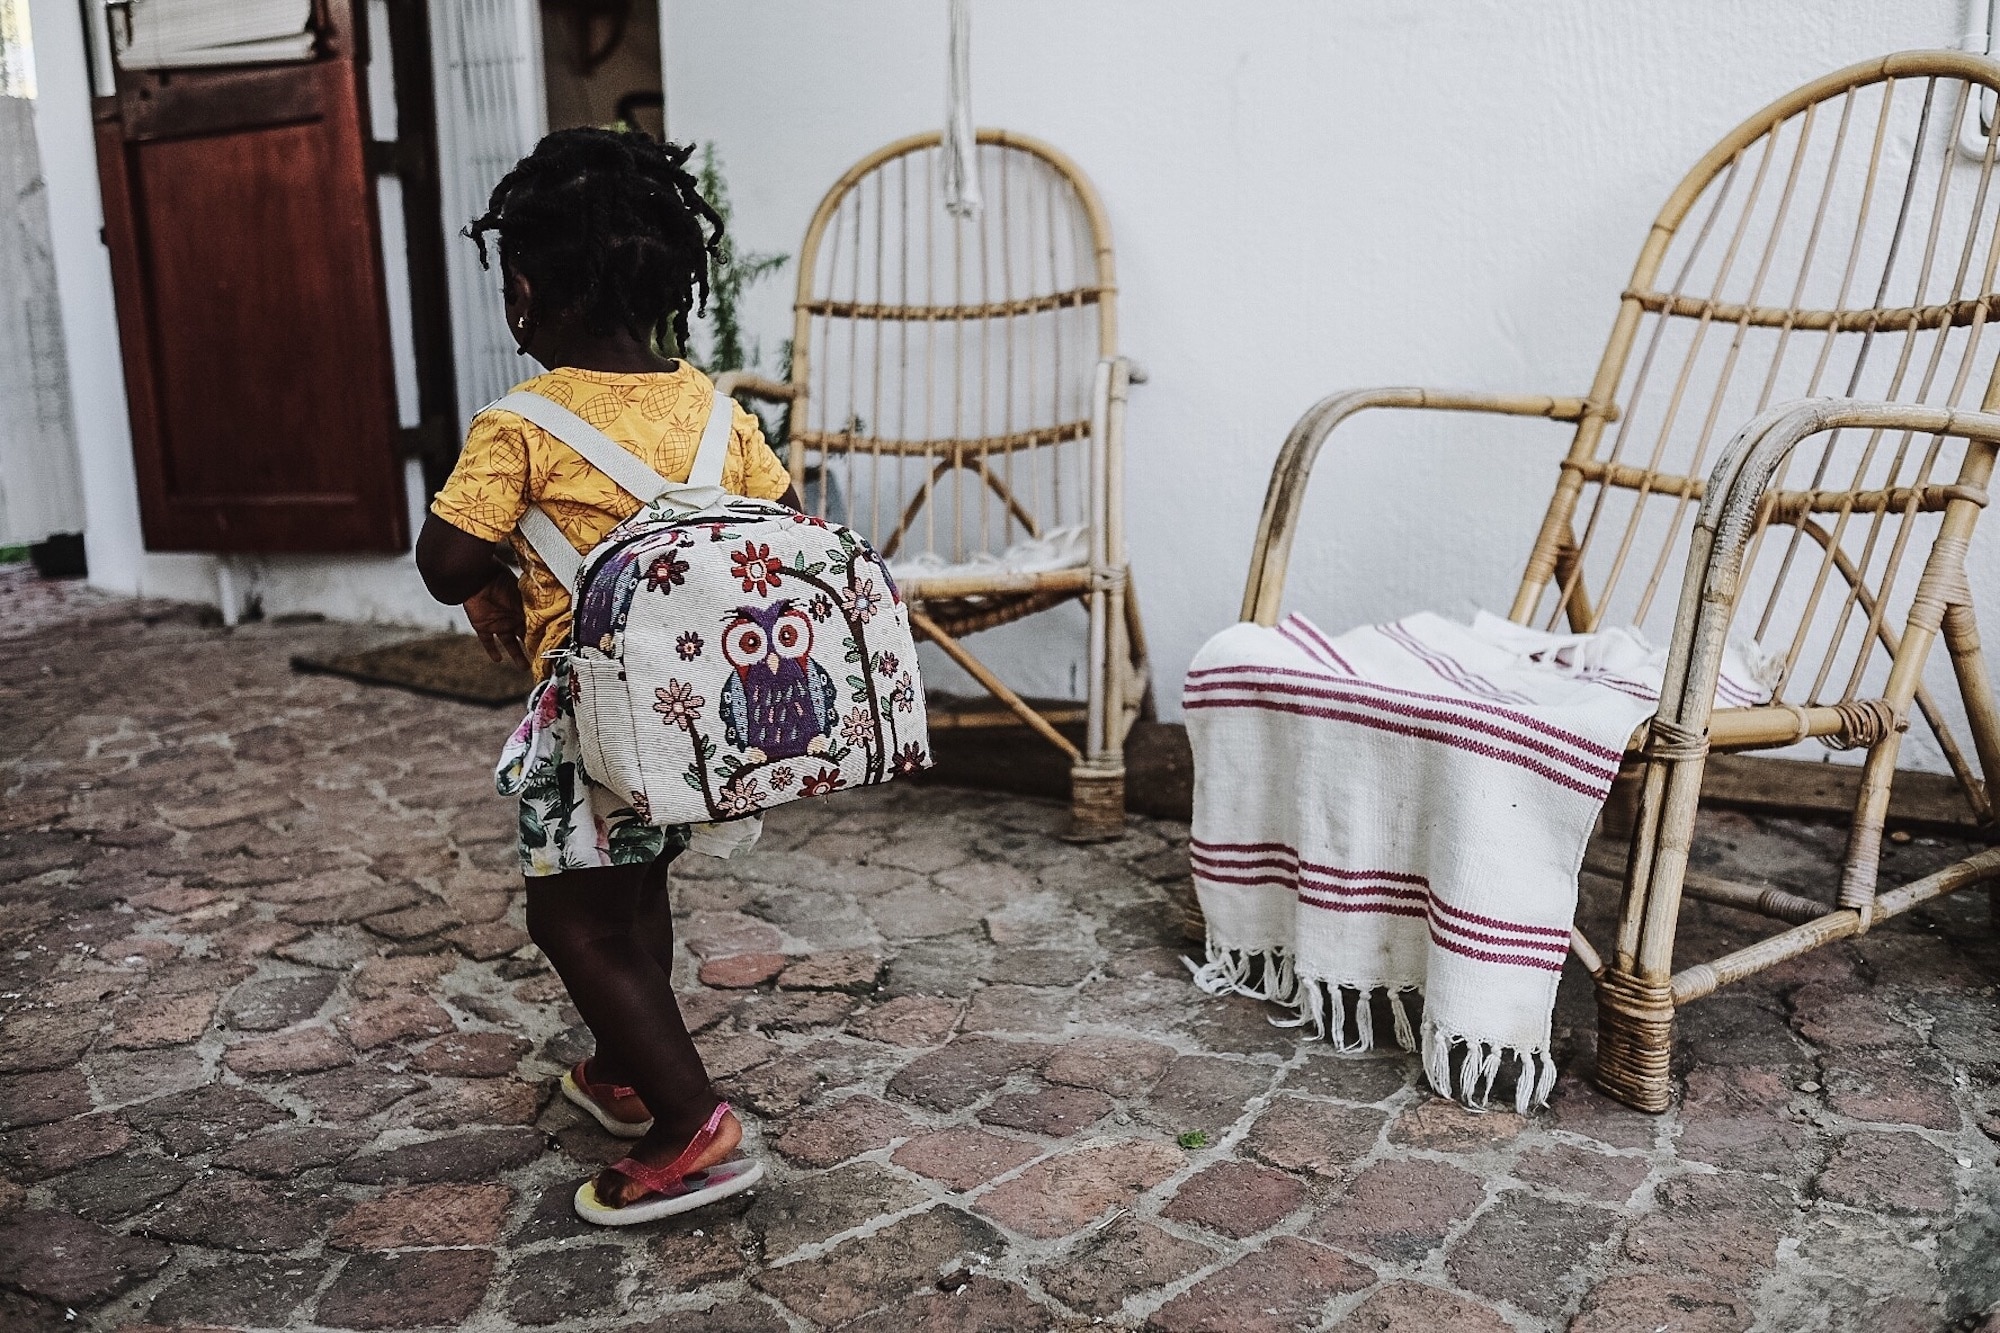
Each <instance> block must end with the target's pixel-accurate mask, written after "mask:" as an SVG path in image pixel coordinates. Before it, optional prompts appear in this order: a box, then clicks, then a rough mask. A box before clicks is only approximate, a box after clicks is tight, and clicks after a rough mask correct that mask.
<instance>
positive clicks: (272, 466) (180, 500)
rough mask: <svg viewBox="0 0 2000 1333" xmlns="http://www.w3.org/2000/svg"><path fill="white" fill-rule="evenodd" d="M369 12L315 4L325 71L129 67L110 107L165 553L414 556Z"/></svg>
mask: <svg viewBox="0 0 2000 1333" xmlns="http://www.w3.org/2000/svg"><path fill="white" fill-rule="evenodd" d="M365 4H366V0H317V3H315V4H314V6H313V13H312V27H313V31H314V34H315V38H314V43H313V54H312V58H311V59H309V60H306V61H303V62H293V63H287V64H276V65H264V66H249V67H237V68H226V67H211V68H206V69H149V70H127V69H122V68H121V69H120V70H119V71H118V74H117V93H116V95H115V96H113V97H106V98H100V99H99V100H98V102H97V107H96V116H97V151H98V166H99V172H100V175H101V177H102V180H103V188H104V218H105V234H104V239H105V244H106V245H107V246H108V247H109V248H110V252H111V260H112V270H113V278H114V282H115V285H116V289H117V300H118V321H119V332H120V337H121V340H122V343H123V351H124V361H125V382H126V393H127V396H128V399H129V402H130V406H131V414H132V438H133V449H134V452H135V455H136V461H137V464H138V475H139V499H140V512H141V515H142V519H143V524H144V529H145V539H146V547H147V549H149V550H154V551H219V552H311V551H319V552H334V551H400V550H403V549H405V548H406V547H407V546H408V543H409V531H408V526H409V525H408V519H407V511H406V502H405V499H404V494H403V464H402V459H401V457H400V453H401V451H400V449H399V447H398V444H399V442H398V430H397V409H396V396H395V372H394V364H393V354H392V351H391V345H390V340H389V324H388V310H387V304H386V298H385V294H384V290H383V281H382V260H381V238H380V234H379V233H380V226H379V221H378V214H377V212H376V200H375V185H374V179H373V176H372V174H371V172H370V166H369V161H368V158H369V153H368V151H367V150H368V141H369V138H370V135H369V132H368V129H367V125H368V108H367V104H366V90H365V85H364V83H363V80H362V71H363V69H364V68H365V52H363V51H362V50H361V49H360V48H361V42H362V40H363V37H362V34H363V29H362V27H361V25H360V23H359V20H360V19H362V18H363V17H364V11H363V7H364V6H365Z"/></svg>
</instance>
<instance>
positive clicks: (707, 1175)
mask: <svg viewBox="0 0 2000 1333" xmlns="http://www.w3.org/2000/svg"><path fill="white" fill-rule="evenodd" d="M728 1114H729V1103H728V1102H717V1103H716V1105H715V1110H714V1112H713V1113H712V1114H711V1115H710V1116H709V1117H708V1123H707V1124H705V1125H703V1126H702V1127H701V1129H700V1131H699V1132H698V1133H696V1134H695V1136H694V1140H693V1142H691V1143H689V1144H688V1146H687V1147H685V1148H683V1149H681V1152H680V1155H679V1156H678V1157H676V1158H674V1160H673V1161H671V1162H669V1163H667V1164H666V1165H665V1166H647V1165H646V1164H645V1163H644V1162H638V1161H634V1160H633V1159H632V1158H630V1157H627V1158H624V1159H623V1160H621V1161H617V1162H613V1163H612V1164H611V1170H613V1171H616V1172H617V1173H618V1174H619V1175H621V1176H624V1177H625V1178H626V1179H627V1180H629V1181H631V1182H632V1183H633V1184H635V1185H641V1186H643V1187H645V1190H646V1193H645V1194H643V1195H641V1196H640V1197H639V1199H638V1201H637V1202H635V1203H628V1204H626V1205H625V1206H624V1207H623V1208H612V1207H608V1206H606V1205H605V1204H603V1203H600V1202H599V1201H598V1198H597V1181H596V1180H595V1179H591V1180H586V1181H584V1182H583V1184H581V1185H579V1186H577V1190H576V1215H577V1216H578V1217H580V1218H582V1219H583V1220H584V1221H586V1222H592V1223H595V1224H596V1225H598V1226H602V1227H628V1226H631V1225H633V1224H634V1223H638V1222H651V1221H653V1220H655V1219H656V1218H661V1217H672V1216H673V1215H674V1214H675V1213H685V1212H687V1211H688V1210H690V1209H693V1208H699V1207H701V1206H702V1205H703V1204H708V1203H714V1202H715V1201H716V1200H717V1199H726V1198H728V1197H729V1196H730V1195H732V1194H740V1193H742V1192H743V1191H744V1190H747V1189H749V1188H750V1187H751V1186H752V1185H754V1184H756V1183H757V1182H758V1181H760V1180H762V1179H763V1178H764V1164H763V1163H762V1162H756V1161H752V1160H750V1159H749V1158H747V1157H732V1158H730V1159H729V1160H728V1161H725V1162H717V1163H716V1164H715V1165H714V1166H711V1167H709V1168H707V1169H706V1170H702V1171H695V1172H689V1171H688V1169H687V1164H688V1163H690V1162H692V1161H694V1160H695V1159H696V1158H698V1157H700V1156H701V1155H702V1153H703V1152H705V1151H707V1149H708V1145H709V1144H711V1143H713V1142H715V1136H716V1133H717V1131H718V1130H720V1129H721V1128H722V1120H723V1117H724V1116H727V1115H728Z"/></svg>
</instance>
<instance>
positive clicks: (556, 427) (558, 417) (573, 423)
mask: <svg viewBox="0 0 2000 1333" xmlns="http://www.w3.org/2000/svg"><path fill="white" fill-rule="evenodd" d="M493 406H494V407H497V408H499V409H500V410H501V411H503V412H512V413H513V414H514V415H515V416H517V417H521V418H523V419H525V420H527V421H532V422H534V423H535V424H536V425H537V426H540V427H541V428H542V429H543V430H545V431H547V432H548V433H549V434H551V435H553V436H555V437H556V438H557V439H558V440H561V441H562V442H563V443H564V444H566V445H568V446H569V447H570V448H572V449H574V450H576V451H577V453H579V454H581V455H583V460H584V461H585V462H586V463H589V464H590V465H591V466H592V467H594V468H596V469H597V470H598V471H599V472H602V473H603V474H604V475H605V476H607V477H609V478H611V480H613V481H615V482H617V483H618V487H619V489H620V490H622V491H624V492H625V493H626V494H627V495H630V496H632V497H633V498H635V499H637V500H638V501H639V503H640V504H650V503H652V502H653V501H654V500H656V499H658V498H659V497H660V495H661V493H662V492H664V491H666V490H668V489H669V488H671V487H672V486H673V484H674V483H673V482H671V481H668V480H667V479H666V478H665V477H663V476H661V475H660V474H659V473H657V472H655V471H653V469H651V468H649V467H647V466H646V465H645V464H644V463H642V462H640V461H639V460H638V458H637V457H636V456H634V455H633V453H632V452H631V451H630V450H628V449H627V448H625V446H624V445H622V444H620V443H618V441H616V440H614V439H612V438H611V437H610V436H609V435H606V434H605V433H604V432H603V431H601V430H599V429H598V428H597V427H595V426H593V425H591V424H590V423H589V422H588V421H585V420H584V419H583V418H582V417H580V416H578V415H577V414H576V413H574V412H572V411H570V410H569V409H568V408H567V407H564V406H563V405H562V404H561V403H558V402H556V401H555V400H554V399H551V398H544V397H542V395H540V394H538V393H531V392H529V391H528V390H526V389H522V390H519V391H517V392H515V393H510V394H508V395H507V396H506V397H505V398H502V399H501V400H500V401H499V402H497V403H494V404H493Z"/></svg>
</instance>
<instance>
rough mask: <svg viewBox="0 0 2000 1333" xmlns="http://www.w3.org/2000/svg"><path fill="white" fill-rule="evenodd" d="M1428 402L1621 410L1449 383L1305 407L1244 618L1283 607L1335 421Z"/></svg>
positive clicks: (1577, 411)
mask: <svg viewBox="0 0 2000 1333" xmlns="http://www.w3.org/2000/svg"><path fill="white" fill-rule="evenodd" d="M1377 407H1403V408H1425V409H1428V410H1430V411H1433V412H1490V413H1494V414H1497V415H1500V416H1513V417H1547V418H1548V419H1549V420H1551V421H1580V420H1582V419H1583V418H1584V417H1585V416H1588V415H1590V414H1591V413H1592V412H1595V413H1596V414H1597V415H1598V416H1600V417H1601V418H1602V419H1604V420H1606V421H1615V420H1616V419H1617V416H1618V409H1617V408H1615V407H1612V406H1609V405H1607V404H1599V403H1592V402H1591V401H1590V400H1589V399H1588V398H1551V397H1548V396H1546V395H1542V394H1512V393H1465V392H1458V391H1454V390H1449V389H1355V390H1351V391H1349V392H1347V393H1337V394H1334V395H1332V396H1331V397H1328V398H1322V399H1320V401H1319V402H1317V403H1315V404H1313V405H1312V407H1310V408H1309V409H1307V411H1306V414H1305V415H1304V416H1302V417H1300V418H1299V420H1298V424H1296V425H1294V426H1293V427H1292V432H1291V434H1290V435H1288V436H1286V437H1285V446H1284V448H1283V449H1281V450H1279V452H1278V461H1277V464H1276V465H1275V466H1274V467H1273V468H1272V469H1271V484H1270V486H1269V488H1268V489H1267V490H1266V491H1265V492H1264V514H1263V517H1262V518H1261V519H1260V520H1259V521H1258V524H1257V544H1256V546H1255V548H1254V549H1253V550H1252V551H1251V553H1250V579H1249V582H1248V584H1247V585H1246V586H1245V588H1244V589H1243V613H1242V618H1243V619H1244V620H1254V621H1255V622H1257V623H1258V624H1260V625H1275V624H1277V623H1278V605H1279V602H1280V600H1281V599H1282V598H1283V596H1284V591H1285V567H1286V564H1287V562H1288V561H1289V560H1290V558H1291V552H1292V538H1293V536H1294V535H1295V534H1296V533H1297V531H1298V520H1299V509H1300V506H1301V505H1302V504H1303V503H1304V500H1305V493H1306V482H1307V481H1308V480H1310V478H1311V476H1312V467H1313V460H1314V459H1315V458H1317V457H1318V455H1319V447H1320V446H1321V445H1322V444H1324V443H1325V442H1326V437H1327V436H1329V435H1331V434H1332V433H1333V429H1334V427H1336V426H1338V425H1340V423H1341V422H1343V421H1345V420H1347V419H1348V418H1349V417H1351V416H1353V415H1355V414H1356V413H1357V412H1364V411H1367V410H1368V409H1370V408H1377Z"/></svg>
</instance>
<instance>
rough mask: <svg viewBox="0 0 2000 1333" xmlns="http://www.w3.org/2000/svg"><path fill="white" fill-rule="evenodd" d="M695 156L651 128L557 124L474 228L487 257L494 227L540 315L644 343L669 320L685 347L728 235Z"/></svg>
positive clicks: (505, 262)
mask: <svg viewBox="0 0 2000 1333" xmlns="http://www.w3.org/2000/svg"><path fill="white" fill-rule="evenodd" d="M693 152H694V147H693V145H691V144H690V145H687V146H685V147H683V146H680V145H677V144H670V143H661V142H659V141H658V140H656V139H653V138H651V137H650V136H648V135H644V134H637V133H621V132H619V131H615V130H597V129H575V130H557V131H556V132H555V133H553V134H550V135H547V136H545V137H544V138H543V139H542V141H541V142H540V143H538V144H536V145H535V151H534V152H532V153H530V154H528V155H527V156H526V157H524V158H522V159H521V160H520V161H519V162H517V163H515V164H514V169H513V170H512V171H509V172H508V173H507V174H506V175H505V176H502V177H501V178H500V183H499V184H498V185H496V186H494V187H493V194H492V196H491V197H490V198H489V199H488V200H487V201H486V212H485V214H484V216H482V217H480V218H478V219H476V220H475V221H474V222H473V223H472V225H470V226H469V227H467V228H466V229H465V234H466V235H467V236H469V237H471V238H472V241H473V243H474V244H475V245H477V246H478V247H479V262H480V263H481V264H485V263H486V262H487V259H486V234H487V233H488V232H491V233H493V234H494V236H495V237H496V238H497V239H498V241H499V246H500V264H501V267H502V268H503V269H504V270H510V271H512V272H515V273H518V274H520V275H521V276H522V277H524V278H526V279H527V280H528V283H529V285H530V286H531V287H532V288H533V290H534V302H535V307H536V310H537V313H538V314H539V315H540V316H541V317H542V318H548V319H559V318H563V317H566V316H574V317H577V318H579V319H581V320H582V321H583V323H584V325H585V327H587V328H588V329H589V330H590V331H591V332H592V333H594V334H599V335H604V334H610V333H615V332H618V331H619V330H624V331H625V332H628V333H630V334H632V335H633V336H634V337H636V338H644V339H650V338H653V337H655V336H656V335H657V334H658V333H659V332H660V326H661V325H662V324H666V325H668V326H669V327H671V328H672V330H673V335H674V343H675V347H676V348H677V349H685V348H686V347H687V341H688V312H689V311H696V312H698V313H699V312H705V311H706V310H707V308H708V257H709V254H710V252H711V251H713V250H714V249H715V247H716V244H717V243H718V242H719V241H720V240H721V239H722V219H721V218H720V217H718V216H716V212H715V210H714V209H713V208H710V207H709V205H708V201H707V200H705V199H703V198H702V197H701V193H700V191H699V190H698V189H697V188H696V181H695V178H694V177H693V176H692V175H691V174H689V173H688V172H687V171H686V170H685V169H684V168H683V165H682V164H684V163H685V162H686V161H687V160H688V157H689V155H690V154H692V153H693ZM703 222H706V223H707V224H708V230H707V231H706V232H704V230H703V227H702V224H703Z"/></svg>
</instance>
